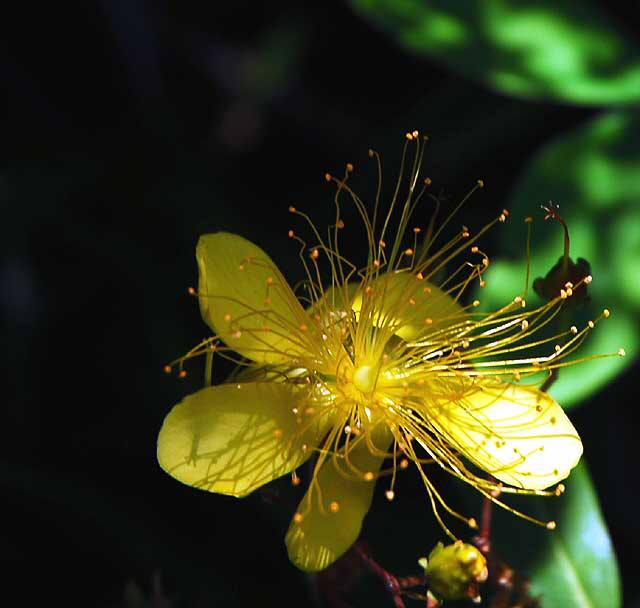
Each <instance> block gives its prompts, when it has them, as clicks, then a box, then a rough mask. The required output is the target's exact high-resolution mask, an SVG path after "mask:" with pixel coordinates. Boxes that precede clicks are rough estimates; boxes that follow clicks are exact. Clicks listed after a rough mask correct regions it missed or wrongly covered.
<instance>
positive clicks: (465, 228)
mask: <svg viewBox="0 0 640 608" xmlns="http://www.w3.org/2000/svg"><path fill="white" fill-rule="evenodd" d="M462 236H463V237H464V238H465V239H466V238H469V229H468V228H467V227H466V226H463V227H462Z"/></svg>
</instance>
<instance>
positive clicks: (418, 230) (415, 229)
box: [413, 226, 422, 234]
mask: <svg viewBox="0 0 640 608" xmlns="http://www.w3.org/2000/svg"><path fill="white" fill-rule="evenodd" d="M413 232H414V233H415V234H419V233H420V232H422V231H421V229H420V228H418V226H416V227H415V228H414V229H413Z"/></svg>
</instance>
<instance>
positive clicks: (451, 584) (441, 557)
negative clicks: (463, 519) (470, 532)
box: [419, 541, 488, 601]
mask: <svg viewBox="0 0 640 608" xmlns="http://www.w3.org/2000/svg"><path fill="white" fill-rule="evenodd" d="M419 563H420V565H421V566H422V567H423V568H424V573H425V577H426V579H427V584H428V586H429V591H431V592H432V593H433V594H434V595H435V596H436V597H437V598H439V599H445V600H456V599H463V598H470V599H472V600H474V601H480V596H479V594H478V585H479V584H480V583H483V582H484V581H485V580H486V579H487V575H488V571H487V560H486V559H485V557H484V555H482V553H480V551H479V550H478V549H476V548H475V547H474V546H473V545H468V544H466V543H463V542H462V541H456V542H455V543H453V544H452V545H447V546H446V547H445V546H444V545H443V544H442V543H438V544H437V545H436V546H435V548H434V549H433V551H431V553H430V554H429V557H428V558H426V557H423V558H421V559H420V560H419Z"/></svg>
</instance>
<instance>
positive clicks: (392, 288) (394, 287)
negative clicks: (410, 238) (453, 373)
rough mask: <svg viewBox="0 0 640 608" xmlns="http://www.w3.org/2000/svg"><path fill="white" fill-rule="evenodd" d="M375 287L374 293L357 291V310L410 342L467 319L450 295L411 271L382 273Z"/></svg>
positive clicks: (376, 324)
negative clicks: (419, 278)
mask: <svg viewBox="0 0 640 608" xmlns="http://www.w3.org/2000/svg"><path fill="white" fill-rule="evenodd" d="M371 288H372V290H371V293H370V294H366V293H364V292H363V290H360V291H359V292H358V293H357V295H356V296H355V298H354V300H353V304H352V308H353V310H355V311H356V312H357V313H358V314H359V315H362V314H364V315H366V316H367V317H368V318H369V319H370V322H371V324H372V325H375V326H376V327H381V326H383V325H385V326H389V327H390V328H391V329H392V330H393V333H395V334H396V335H398V336H400V337H401V338H402V339H403V340H406V341H407V342H409V341H412V340H417V339H420V338H423V337H424V336H425V335H427V334H429V333H432V332H433V331H435V330H437V329H442V328H444V327H447V326H448V325H452V324H454V323H460V322H462V321H464V320H465V318H466V316H465V313H464V310H463V309H462V307H461V306H460V305H459V304H458V303H457V302H456V301H455V300H454V299H453V298H452V297H451V296H450V295H449V294H447V293H445V292H444V291H443V290H442V289H440V288H439V287H436V286H435V285H433V284H432V283H429V282H428V281H426V280H418V278H417V276H416V275H414V274H413V273H410V272H407V271H402V272H390V273H386V274H383V275H380V276H379V277H378V278H377V279H375V280H374V281H373V282H372V283H371Z"/></svg>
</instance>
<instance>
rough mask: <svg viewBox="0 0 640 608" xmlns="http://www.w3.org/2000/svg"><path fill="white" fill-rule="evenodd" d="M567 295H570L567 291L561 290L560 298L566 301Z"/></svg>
mask: <svg viewBox="0 0 640 608" xmlns="http://www.w3.org/2000/svg"><path fill="white" fill-rule="evenodd" d="M567 295H568V294H567V292H566V290H565V289H561V290H560V298H561V299H562V300H566V299H567Z"/></svg>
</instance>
